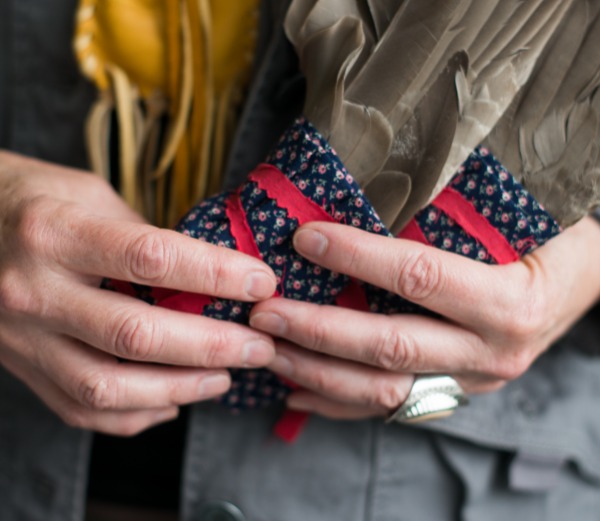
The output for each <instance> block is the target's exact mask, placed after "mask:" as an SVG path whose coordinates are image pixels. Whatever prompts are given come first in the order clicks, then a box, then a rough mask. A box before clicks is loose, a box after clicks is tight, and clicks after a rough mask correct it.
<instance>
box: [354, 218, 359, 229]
mask: <svg viewBox="0 0 600 521" xmlns="http://www.w3.org/2000/svg"><path fill="white" fill-rule="evenodd" d="M352 226H354V227H355V228H358V227H359V226H360V219H359V218H358V217H353V218H352Z"/></svg>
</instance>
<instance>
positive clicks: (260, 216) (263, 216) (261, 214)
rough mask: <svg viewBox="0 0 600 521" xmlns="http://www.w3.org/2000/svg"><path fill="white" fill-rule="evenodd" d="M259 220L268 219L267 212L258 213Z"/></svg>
mask: <svg viewBox="0 0 600 521" xmlns="http://www.w3.org/2000/svg"><path fill="white" fill-rule="evenodd" d="M258 220H259V221H266V220H267V214H266V213H265V212H260V213H259V214H258Z"/></svg>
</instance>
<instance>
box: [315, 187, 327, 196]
mask: <svg viewBox="0 0 600 521" xmlns="http://www.w3.org/2000/svg"><path fill="white" fill-rule="evenodd" d="M315 192H317V195H323V194H324V193H325V188H323V187H322V186H317V188H316V189H315Z"/></svg>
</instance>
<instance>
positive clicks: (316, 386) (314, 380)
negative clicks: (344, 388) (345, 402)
mask: <svg viewBox="0 0 600 521" xmlns="http://www.w3.org/2000/svg"><path fill="white" fill-rule="evenodd" d="M310 379H311V387H312V388H313V390H315V391H317V392H318V393H321V394H330V392H333V393H334V394H337V393H336V390H339V389H336V387H338V386H337V384H336V382H335V380H333V379H332V378H331V374H330V373H329V371H327V370H325V369H323V368H316V369H315V370H314V371H313V373H312V375H311V377H310Z"/></svg>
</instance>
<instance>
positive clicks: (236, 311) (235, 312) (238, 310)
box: [231, 306, 242, 315]
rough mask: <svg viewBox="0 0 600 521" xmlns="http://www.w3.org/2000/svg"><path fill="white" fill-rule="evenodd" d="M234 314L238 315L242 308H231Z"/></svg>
mask: <svg viewBox="0 0 600 521" xmlns="http://www.w3.org/2000/svg"><path fill="white" fill-rule="evenodd" d="M231 311H232V312H233V313H234V314H236V315H239V314H240V313H241V312H242V308H241V307H240V306H233V309H232V310H231Z"/></svg>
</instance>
